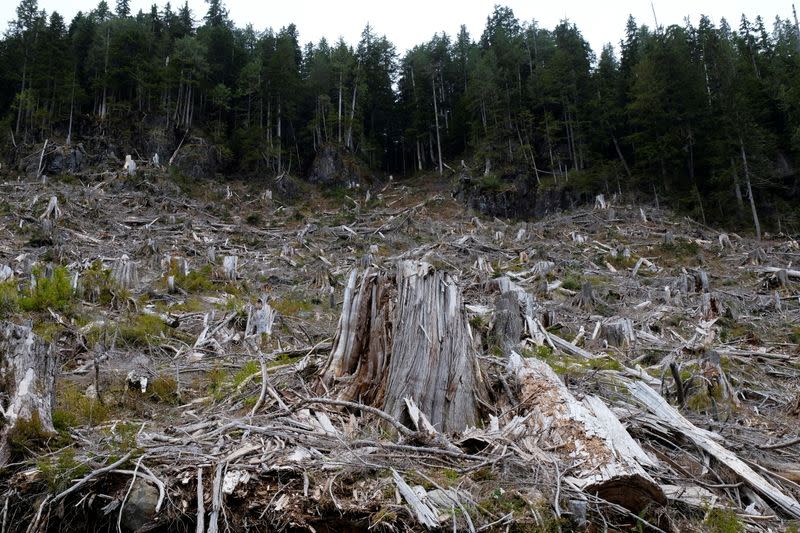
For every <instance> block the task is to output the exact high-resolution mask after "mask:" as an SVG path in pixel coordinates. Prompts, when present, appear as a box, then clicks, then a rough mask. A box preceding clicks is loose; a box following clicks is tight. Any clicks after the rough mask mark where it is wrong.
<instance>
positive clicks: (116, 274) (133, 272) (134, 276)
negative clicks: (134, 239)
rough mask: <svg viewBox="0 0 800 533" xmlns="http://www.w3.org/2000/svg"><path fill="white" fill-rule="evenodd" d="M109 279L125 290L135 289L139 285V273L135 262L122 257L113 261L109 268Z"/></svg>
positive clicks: (124, 256) (125, 256)
mask: <svg viewBox="0 0 800 533" xmlns="http://www.w3.org/2000/svg"><path fill="white" fill-rule="evenodd" d="M111 277H113V278H114V280H115V281H116V282H117V283H119V285H120V287H123V288H125V289H136V288H137V286H138V285H139V271H138V269H137V267H136V262H135V261H131V260H130V258H129V257H128V256H127V255H124V254H123V256H122V257H120V258H119V259H117V260H116V261H114V265H113V266H112V267H111Z"/></svg>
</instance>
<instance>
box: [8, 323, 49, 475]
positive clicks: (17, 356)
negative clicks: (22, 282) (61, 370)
mask: <svg viewBox="0 0 800 533" xmlns="http://www.w3.org/2000/svg"><path fill="white" fill-rule="evenodd" d="M57 369H58V362H57V355H56V352H55V350H54V349H53V346H52V345H51V344H48V343H46V342H44V341H43V340H42V339H41V338H40V337H38V336H36V335H34V334H33V331H32V330H31V328H28V327H25V326H17V325H15V324H11V323H9V322H0V396H1V397H2V401H1V402H0V414H1V415H2V416H3V424H2V429H0V466H5V465H6V463H7V462H8V460H9V458H10V456H11V446H10V443H9V440H8V439H9V436H10V435H12V434H13V432H14V428H15V427H16V426H17V423H18V422H20V421H23V420H27V421H31V422H34V423H36V424H37V425H38V426H39V429H40V430H41V431H42V432H44V433H48V432H53V431H54V429H53V419H52V409H53V403H54V401H55V379H56V372H57Z"/></svg>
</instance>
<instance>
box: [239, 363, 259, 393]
mask: <svg viewBox="0 0 800 533" xmlns="http://www.w3.org/2000/svg"><path fill="white" fill-rule="evenodd" d="M260 371H261V365H260V364H259V363H258V361H248V362H246V363H245V364H244V365H243V366H242V368H240V369H239V371H238V372H237V373H236V374H234V376H233V386H234V387H238V386H239V385H241V384H242V383H243V382H244V380H246V379H247V378H249V377H250V376H252V375H253V374H256V373H257V372H260Z"/></svg>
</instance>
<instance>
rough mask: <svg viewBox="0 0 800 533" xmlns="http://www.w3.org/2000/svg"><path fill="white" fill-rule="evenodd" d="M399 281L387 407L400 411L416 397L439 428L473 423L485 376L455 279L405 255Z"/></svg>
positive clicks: (451, 428)
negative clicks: (482, 374) (406, 400)
mask: <svg viewBox="0 0 800 533" xmlns="http://www.w3.org/2000/svg"><path fill="white" fill-rule="evenodd" d="M397 287H398V295H397V309H396V312H395V320H394V325H395V331H394V338H393V340H392V356H391V360H390V363H389V376H388V381H387V385H386V401H385V406H384V409H385V410H386V411H387V412H388V413H389V414H392V415H395V416H400V415H401V414H402V413H403V411H404V409H405V402H404V399H405V398H412V399H413V400H414V401H415V402H416V403H417V405H418V406H419V408H420V410H421V411H422V412H423V413H425V414H426V415H427V416H428V419H429V420H430V421H431V423H432V424H433V425H434V427H435V428H436V429H438V430H439V431H442V432H445V433H454V432H459V431H462V430H464V429H465V428H466V427H467V426H471V425H475V423H476V422H477V419H478V398H479V397H480V396H482V393H481V388H482V380H481V376H480V371H479V369H478V365H477V358H476V355H477V354H476V353H475V351H474V349H473V347H472V339H471V338H470V334H469V326H468V325H467V315H466V312H465V310H464V304H463V302H462V297H461V289H460V287H459V286H458V283H457V280H456V279H455V278H454V277H453V276H451V275H450V274H447V273H445V272H442V271H439V270H434V269H433V267H432V266H431V265H430V264H428V263H423V262H413V261H403V262H401V263H400V264H399V265H398V267H397Z"/></svg>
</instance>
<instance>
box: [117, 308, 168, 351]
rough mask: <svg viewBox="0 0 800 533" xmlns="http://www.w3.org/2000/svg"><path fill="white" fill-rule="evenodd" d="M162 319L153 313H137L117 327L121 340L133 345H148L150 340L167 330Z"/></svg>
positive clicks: (164, 333) (165, 332)
mask: <svg viewBox="0 0 800 533" xmlns="http://www.w3.org/2000/svg"><path fill="white" fill-rule="evenodd" d="M169 329H170V328H169V326H167V325H166V324H165V323H164V321H163V320H161V319H160V318H159V317H157V316H153V315H137V316H136V317H134V318H132V319H130V320H129V321H128V322H126V323H125V324H122V325H121V326H120V328H119V336H120V338H121V339H122V340H124V341H125V342H127V343H128V344H131V345H133V346H149V345H150V342H151V341H152V340H153V339H154V338H156V337H160V336H162V335H166V334H167V333H168V332H169Z"/></svg>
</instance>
